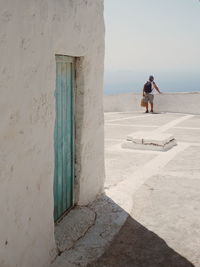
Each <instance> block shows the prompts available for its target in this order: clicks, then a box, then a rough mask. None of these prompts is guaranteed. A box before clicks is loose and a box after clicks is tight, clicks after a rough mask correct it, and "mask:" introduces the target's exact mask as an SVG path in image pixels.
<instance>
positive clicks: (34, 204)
mask: <svg viewBox="0 0 200 267" xmlns="http://www.w3.org/2000/svg"><path fill="white" fill-rule="evenodd" d="M0 54H1V56H0V58H1V63H0V92H1V98H0V113H1V126H0V144H1V148H0V181H1V186H0V214H1V220H0V236H1V240H0V266H1V267H14V266H16V267H17V266H18V267H36V266H37V267H43V266H47V265H48V263H49V262H50V261H51V260H52V259H53V258H54V257H55V255H56V248H55V240H54V220H53V206H54V204H53V172H54V150H53V145H54V144H53V140H54V138H53V132H54V120H55V98H54V90H55V78H56V77H55V74H56V69H55V67H56V65H55V54H64V55H69V56H75V57H79V58H80V59H79V60H77V88H76V151H77V155H76V176H77V177H76V192H77V195H76V201H77V202H78V203H81V204H86V203H88V202H89V201H91V200H93V199H94V198H95V196H96V195H97V194H98V193H100V192H101V191H102V186H103V180H104V162H103V105H102V98H103V94H102V87H103V57H104V21H103V0H76V1H72V0H56V1H54V0H30V1H27V0H16V1H13V0H1V1H0Z"/></svg>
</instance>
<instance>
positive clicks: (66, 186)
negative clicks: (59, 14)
mask: <svg viewBox="0 0 200 267" xmlns="http://www.w3.org/2000/svg"><path fill="white" fill-rule="evenodd" d="M73 92H74V58H72V57H68V56H61V55H57V56H56V90H55V100H56V120H55V130H54V151H55V168H54V219H55V221H57V220H58V219H59V218H60V217H61V216H62V215H63V214H64V213H65V212H66V211H67V210H68V209H69V208H71V207H72V206H73V181H74V105H73V99H74V97H73Z"/></svg>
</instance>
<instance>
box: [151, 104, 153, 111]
mask: <svg viewBox="0 0 200 267" xmlns="http://www.w3.org/2000/svg"><path fill="white" fill-rule="evenodd" d="M150 105H151V111H150V112H153V103H150Z"/></svg>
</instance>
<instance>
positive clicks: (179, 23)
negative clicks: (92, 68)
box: [105, 0, 200, 73]
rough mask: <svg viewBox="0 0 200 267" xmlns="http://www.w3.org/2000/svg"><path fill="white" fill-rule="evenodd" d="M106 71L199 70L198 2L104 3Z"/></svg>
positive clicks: (144, 0) (109, 0)
mask: <svg viewBox="0 0 200 267" xmlns="http://www.w3.org/2000/svg"><path fill="white" fill-rule="evenodd" d="M105 22H106V57H105V69H106V70H139V71H141V70H149V71H150V73H152V71H154V70H158V69H159V70H175V71H177V70H178V71H179V70H180V71H186V70H189V71H191V72H192V71H195V72H196V71H198V70H200V2H199V1H198V0H105Z"/></svg>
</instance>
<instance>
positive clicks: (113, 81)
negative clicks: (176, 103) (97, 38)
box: [104, 70, 200, 95]
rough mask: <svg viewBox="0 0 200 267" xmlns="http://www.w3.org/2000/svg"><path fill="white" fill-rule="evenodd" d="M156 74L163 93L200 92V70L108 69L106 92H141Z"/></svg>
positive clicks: (109, 93) (108, 93)
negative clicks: (149, 79)
mask: <svg viewBox="0 0 200 267" xmlns="http://www.w3.org/2000/svg"><path fill="white" fill-rule="evenodd" d="M149 75H154V77H155V82H156V84H157V85H158V87H159V88H160V90H161V91H162V92H163V93H165V92H166V93H167V92H174V93H175V92H200V70H199V71H156V72H152V73H149V72H148V71H129V70H128V71H124V70H118V71H106V72H105V77H104V94H105V95H111V94H119V93H129V92H133V93H139V92H142V88H143V85H144V83H145V81H146V80H148V77H149Z"/></svg>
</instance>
